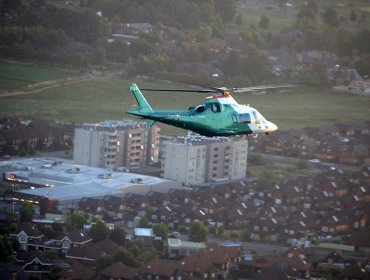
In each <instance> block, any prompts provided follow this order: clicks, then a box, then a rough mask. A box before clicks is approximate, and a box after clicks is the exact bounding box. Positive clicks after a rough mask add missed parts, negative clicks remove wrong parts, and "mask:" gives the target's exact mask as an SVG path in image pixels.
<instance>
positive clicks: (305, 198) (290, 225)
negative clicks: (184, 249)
mask: <svg viewBox="0 0 370 280" xmlns="http://www.w3.org/2000/svg"><path fill="white" fill-rule="evenodd" d="M369 176H370V169H369V167H366V168H364V169H363V170H361V171H360V172H358V173H356V174H354V175H352V176H349V175H347V174H345V173H344V172H343V171H342V170H340V169H334V168H332V169H330V170H328V171H325V172H322V173H319V174H316V175H310V176H297V177H292V178H288V179H286V180H283V181H282V182H280V183H279V184H275V185H269V186H264V187H261V186H260V187H259V186H257V185H256V184H255V183H246V182H239V183H234V184H219V185H214V186H212V187H195V188H192V189H170V190H169V191H168V192H167V193H160V192H155V191H150V192H148V193H147V194H146V195H139V194H127V195H126V196H125V197H114V196H105V197H104V198H102V199H97V198H82V199H81V200H80V201H79V203H78V209H79V210H80V211H82V212H86V213H90V214H94V215H98V216H100V217H101V218H103V219H104V220H106V221H109V222H113V223H117V224H119V225H121V226H124V227H126V228H132V227H134V226H135V219H136V218H137V216H139V217H143V216H144V215H146V216H147V218H148V222H149V224H154V223H159V222H164V223H166V224H167V225H168V226H169V228H170V229H173V230H176V229H178V228H179V226H185V227H189V226H190V225H191V223H192V222H193V221H194V220H200V221H202V222H204V223H205V224H206V225H207V226H208V227H209V228H212V227H216V228H217V227H222V228H224V229H225V230H228V231H230V232H234V233H237V234H241V232H243V230H245V229H248V230H249V232H250V238H251V239H252V240H257V241H281V240H285V241H288V242H291V243H294V242H296V241H297V240H299V239H300V238H303V237H306V236H308V235H309V234H312V233H315V234H317V235H319V236H323V237H324V236H327V235H340V234H348V233H350V232H351V231H352V230H354V229H357V228H364V227H367V226H368V225H369V223H370V219H369V218H370V217H369V216H368V213H369V211H370V209H369V201H370V188H369V186H370V180H369V178H370V177H369Z"/></svg>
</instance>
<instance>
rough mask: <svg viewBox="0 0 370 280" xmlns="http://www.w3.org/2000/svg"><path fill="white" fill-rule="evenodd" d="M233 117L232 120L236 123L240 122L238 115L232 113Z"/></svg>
mask: <svg viewBox="0 0 370 280" xmlns="http://www.w3.org/2000/svg"><path fill="white" fill-rule="evenodd" d="M231 118H232V120H233V122H234V123H236V122H238V117H237V115H235V114H232V115H231Z"/></svg>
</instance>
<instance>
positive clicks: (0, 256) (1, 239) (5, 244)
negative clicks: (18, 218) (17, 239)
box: [0, 235, 13, 262]
mask: <svg viewBox="0 0 370 280" xmlns="http://www.w3.org/2000/svg"><path fill="white" fill-rule="evenodd" d="M12 253H13V248H12V245H11V243H10V241H9V239H8V237H7V236H6V235H0V261H1V262H7V261H9V258H10V257H11V256H12Z"/></svg>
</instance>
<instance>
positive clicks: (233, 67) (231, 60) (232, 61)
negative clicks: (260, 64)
mask: <svg viewBox="0 0 370 280" xmlns="http://www.w3.org/2000/svg"><path fill="white" fill-rule="evenodd" d="M239 61H240V57H239V54H238V53H237V52H236V51H231V52H230V54H229V55H228V57H227V59H226V61H225V62H224V65H223V72H224V74H225V75H226V76H229V77H232V76H235V75H238V74H239V73H240V65H239Z"/></svg>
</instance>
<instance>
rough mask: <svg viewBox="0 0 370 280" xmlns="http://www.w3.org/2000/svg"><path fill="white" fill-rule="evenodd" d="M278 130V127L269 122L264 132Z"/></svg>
mask: <svg viewBox="0 0 370 280" xmlns="http://www.w3.org/2000/svg"><path fill="white" fill-rule="evenodd" d="M276 130H278V126H277V125H276V124H274V123H272V122H269V123H268V128H267V129H266V132H268V133H270V132H274V131H276Z"/></svg>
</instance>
